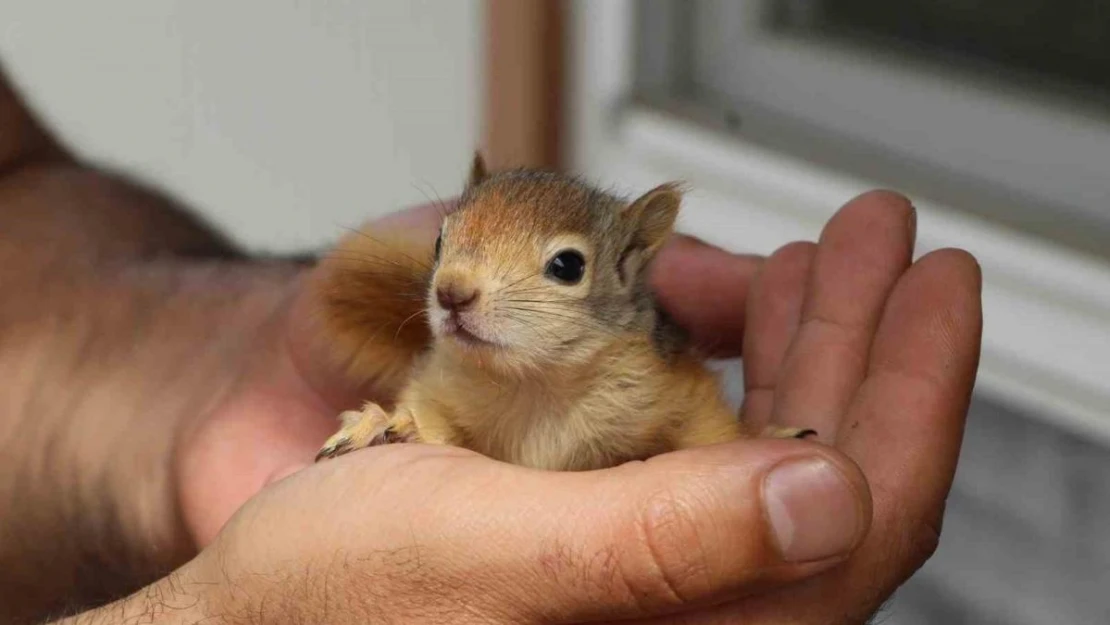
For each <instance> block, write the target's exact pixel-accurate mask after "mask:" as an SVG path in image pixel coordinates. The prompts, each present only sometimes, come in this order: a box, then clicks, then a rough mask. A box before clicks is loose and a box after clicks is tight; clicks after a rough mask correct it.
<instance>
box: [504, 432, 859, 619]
mask: <svg viewBox="0 0 1110 625" xmlns="http://www.w3.org/2000/svg"><path fill="white" fill-rule="evenodd" d="M535 479H536V480H537V481H539V482H543V483H542V484H533V485H532V488H535V489H536V490H535V491H534V492H533V495H536V494H538V495H539V497H540V498H541V499H542V501H543V504H542V505H539V506H536V507H534V508H531V509H527V508H526V509H523V510H522V509H521V508H520V507H519V506H518V507H516V508H515V509H513V510H511V511H510V510H506V511H505V512H504V513H505V514H511V515H513V516H516V517H517V518H518V519H520V517H521V516H525V517H528V516H530V517H532V518H525V519H520V520H521V521H522V522H520V523H517V524H515V526H517V527H521V528H528V535H527V536H519V537H506V539H507V540H508V541H509V543H507V544H505V545H503V547H507V549H501V550H499V551H501V552H502V553H505V552H510V553H513V554H515V556H514V558H515V562H514V563H512V565H510V566H507V567H505V568H504V569H502V570H504V571H506V572H507V574H508V575H512V576H513V578H514V579H512V580H506V581H512V582H515V585H516V586H517V587H518V588H520V587H523V588H528V592H527V593H526V596H520V597H515V599H517V600H518V601H517V603H516V604H515V605H514V606H513V607H512V608H509V609H514V610H522V611H524V612H525V613H524V614H521V615H520V616H521V617H522V618H523V619H524V620H528V621H538V622H577V621H582V620H594V619H609V618H633V617H646V616H654V615H659V614H665V613H668V612H672V611H674V610H678V609H682V608H690V607H694V606H699V605H709V604H714V603H719V602H722V601H725V600H728V599H733V598H736V597H738V596H742V595H744V594H748V593H751V592H754V591H757V590H761V589H767V588H768V587H770V586H773V585H775V584H785V583H788V582H792V581H796V580H798V579H800V578H803V577H807V576H811V575H815V574H817V573H819V572H821V571H824V570H826V569H828V568H831V567H832V566H834V565H836V564H837V563H839V562H841V561H843V560H844V559H846V557H847V556H848V555H849V553H850V552H851V551H852V550H853V549H854V548H855V547H856V546H857V545H858V544H859V543H860V542H861V540H862V538H863V536H864V534H865V533H866V531H867V529H868V527H869V524H870V519H871V499H870V493H869V491H868V488H867V483H866V481H865V479H864V477H863V475H862V473H861V472H860V471H859V469H858V468H856V466H855V465H854V464H853V463H852V462H851V461H850V460H848V459H847V458H846V457H844V456H842V455H840V454H838V453H837V452H836V451H835V450H833V449H831V448H827V447H823V446H820V445H818V444H815V443H808V442H802V441H771V440H760V441H743V442H737V443H731V444H728V445H719V446H714V447H707V448H702V449H698V450H687V451H681V452H675V453H671V454H665V455H662V456H658V457H655V458H653V459H651V460H649V461H647V462H642V463H632V464H628V465H624V466H621V467H617V468H615V469H611V470H607V471H596V472H588V473H562V474H557V473H550V474H542V475H537V476H536V477H535ZM507 500H508V499H506V501H507ZM552 511H556V512H554V513H553V512H552ZM514 539H516V540H514ZM514 542H515V543H516V544H515V545H514V544H512V543H514ZM506 564H508V563H506ZM524 580H528V583H527V584H521V582H522V581H524Z"/></svg>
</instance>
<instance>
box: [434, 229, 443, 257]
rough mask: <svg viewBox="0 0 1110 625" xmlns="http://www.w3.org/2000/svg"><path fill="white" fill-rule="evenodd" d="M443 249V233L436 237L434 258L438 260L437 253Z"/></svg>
mask: <svg viewBox="0 0 1110 625" xmlns="http://www.w3.org/2000/svg"><path fill="white" fill-rule="evenodd" d="M441 250H443V235H442V234H441V235H439V236H438V237H436V256H435V259H436V260H439V253H440V251H441Z"/></svg>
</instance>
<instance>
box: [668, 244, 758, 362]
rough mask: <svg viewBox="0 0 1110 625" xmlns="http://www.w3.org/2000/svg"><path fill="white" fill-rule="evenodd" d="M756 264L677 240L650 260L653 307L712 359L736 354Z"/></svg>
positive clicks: (750, 258) (751, 259) (755, 259)
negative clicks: (655, 299) (656, 304)
mask: <svg viewBox="0 0 1110 625" xmlns="http://www.w3.org/2000/svg"><path fill="white" fill-rule="evenodd" d="M762 260H763V259H762V258H760V257H758V256H748V255H736V254H730V253H729V252H726V251H724V250H722V249H720V248H717V247H713V246H711V245H708V244H706V243H703V242H701V241H699V240H697V239H695V238H692V237H689V236H684V235H679V236H675V237H673V238H672V239H671V240H670V241H669V242H668V243H667V245H666V246H664V247H663V249H662V250H661V251H660V252H659V255H658V256H657V257H656V259H655V262H654V263H653V266H652V286H653V287H654V289H655V291H656V294H657V297H658V298H659V303H660V304H661V305H662V306H663V308H664V309H665V310H666V311H667V312H668V313H669V314H670V315H671V316H672V317H673V318H674V320H675V321H676V322H677V323H678V324H679V325H680V326H682V327H683V328H684V329H686V330H687V331H689V332H690V334H691V337H692V339H693V340H694V342H695V343H697V344H698V345H699V346H700V347H701V348H702V349H704V350H705V351H706V352H708V353H709V354H710V355H712V356H720V357H727V356H734V355H739V353H740V350H741V344H742V342H743V336H744V311H745V309H746V307H747V301H748V290H749V287H750V285H751V282H752V279H753V278H754V277H755V274H756V272H757V271H758V270H759V267H760V265H761V264H762Z"/></svg>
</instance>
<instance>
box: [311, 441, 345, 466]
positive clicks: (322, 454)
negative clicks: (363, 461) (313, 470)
mask: <svg viewBox="0 0 1110 625" xmlns="http://www.w3.org/2000/svg"><path fill="white" fill-rule="evenodd" d="M350 450H351V439H350V438H348V437H346V436H344V437H341V438H338V439H336V440H334V441H328V442H327V443H325V444H324V446H323V447H322V448H321V449H320V451H318V452H316V460H315V462H320V461H321V460H324V459H326V458H336V457H338V456H342V455H343V454H345V453H347V452H348V451H350Z"/></svg>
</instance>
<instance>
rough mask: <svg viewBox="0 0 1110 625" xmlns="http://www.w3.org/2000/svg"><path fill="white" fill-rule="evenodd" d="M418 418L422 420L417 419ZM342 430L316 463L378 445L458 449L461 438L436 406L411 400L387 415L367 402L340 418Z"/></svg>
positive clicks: (335, 435) (413, 398)
mask: <svg viewBox="0 0 1110 625" xmlns="http://www.w3.org/2000/svg"><path fill="white" fill-rule="evenodd" d="M417 415H419V417H417ZM339 418H340V420H341V421H342V423H343V426H342V427H341V428H340V430H339V431H338V432H336V433H335V434H334V435H332V437H331V438H329V439H328V440H327V442H325V443H324V446H323V447H322V448H321V449H320V451H319V452H318V453H317V454H316V461H317V462H319V461H320V460H322V459H324V458H335V457H337V456H342V455H344V454H347V453H350V452H352V451H355V450H356V449H362V448H364V447H374V446H377V445H388V444H391V443H426V444H430V445H455V444H458V440H459V436H458V433H457V431H456V430H455V428H453V427H452V426H451V425H450V422H449V421H448V420H447V419H445V418H444V417H443V415H441V414H440V412H439V411H438V410H437V409H436V407H435V404H431V403H427V402H420V401H419V398H418V397H410V398H408V401H404V402H403V403H402V404H400V405H399V406H398V407H397V408H396V409H395V410H394V411H393V414H388V413H386V412H385V410H383V409H382V407H381V406H379V405H378V404H375V403H373V402H368V403H367V404H366V405H365V406H363V408H362V410H359V411H355V410H349V411H347V412H344V413H342V414H341V415H339Z"/></svg>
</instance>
